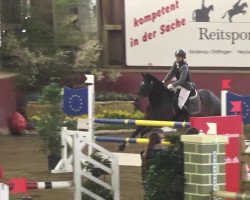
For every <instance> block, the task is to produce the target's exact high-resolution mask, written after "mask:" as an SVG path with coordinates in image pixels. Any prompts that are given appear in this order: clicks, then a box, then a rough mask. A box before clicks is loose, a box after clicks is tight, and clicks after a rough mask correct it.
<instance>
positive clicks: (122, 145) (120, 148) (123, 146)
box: [118, 144, 126, 151]
mask: <svg viewBox="0 0 250 200" xmlns="http://www.w3.org/2000/svg"><path fill="white" fill-rule="evenodd" d="M125 146H126V145H125V144H120V145H119V149H118V150H119V151H124V150H125Z"/></svg>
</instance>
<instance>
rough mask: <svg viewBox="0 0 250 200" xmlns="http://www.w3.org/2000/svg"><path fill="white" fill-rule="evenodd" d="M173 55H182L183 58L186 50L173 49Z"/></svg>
mask: <svg viewBox="0 0 250 200" xmlns="http://www.w3.org/2000/svg"><path fill="white" fill-rule="evenodd" d="M175 56H180V57H182V58H183V59H185V58H186V52H185V51H184V50H182V49H178V50H176V51H175Z"/></svg>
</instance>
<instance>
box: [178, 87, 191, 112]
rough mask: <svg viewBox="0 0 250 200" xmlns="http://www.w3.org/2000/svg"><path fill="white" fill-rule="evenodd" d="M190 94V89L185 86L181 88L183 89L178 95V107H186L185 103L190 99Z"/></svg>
mask: <svg viewBox="0 0 250 200" xmlns="http://www.w3.org/2000/svg"><path fill="white" fill-rule="evenodd" d="M189 94H190V91H189V90H187V89H185V88H181V91H180V94H179V97H178V107H179V109H180V110H181V109H182V108H183V107H184V105H185V103H186V101H187V99H188V96H189Z"/></svg>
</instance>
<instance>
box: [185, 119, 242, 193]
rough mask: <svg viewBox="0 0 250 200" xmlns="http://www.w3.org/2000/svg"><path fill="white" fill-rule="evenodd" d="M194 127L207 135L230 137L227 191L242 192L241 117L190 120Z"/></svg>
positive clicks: (227, 150) (227, 155) (227, 146)
mask: <svg viewBox="0 0 250 200" xmlns="http://www.w3.org/2000/svg"><path fill="white" fill-rule="evenodd" d="M190 123H191V126H192V127H195V128H197V129H198V130H201V131H202V132H204V133H207V134H218V135H228V137H229V144H227V145H226V191H229V192H239V190H240V184H239V183H240V162H239V153H240V152H239V150H240V138H239V136H240V134H243V122H242V117H241V116H236V115H231V116H215V117H193V118H191V119H190Z"/></svg>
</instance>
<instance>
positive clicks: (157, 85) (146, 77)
mask: <svg viewBox="0 0 250 200" xmlns="http://www.w3.org/2000/svg"><path fill="white" fill-rule="evenodd" d="M144 80H146V81H153V82H154V84H155V85H154V88H156V89H157V90H158V91H162V92H164V93H165V94H167V95H171V96H172V95H173V92H171V91H169V90H168V89H167V88H166V87H165V85H164V84H163V83H162V81H160V80H159V79H158V78H156V77H155V76H153V75H152V74H150V73H144Z"/></svg>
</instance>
